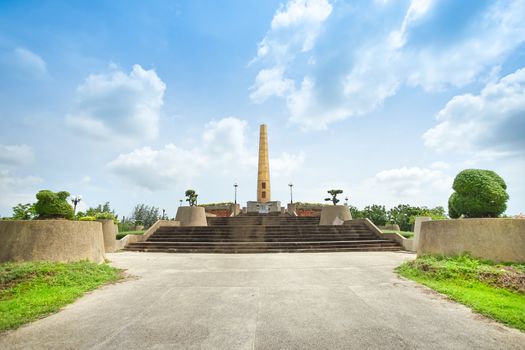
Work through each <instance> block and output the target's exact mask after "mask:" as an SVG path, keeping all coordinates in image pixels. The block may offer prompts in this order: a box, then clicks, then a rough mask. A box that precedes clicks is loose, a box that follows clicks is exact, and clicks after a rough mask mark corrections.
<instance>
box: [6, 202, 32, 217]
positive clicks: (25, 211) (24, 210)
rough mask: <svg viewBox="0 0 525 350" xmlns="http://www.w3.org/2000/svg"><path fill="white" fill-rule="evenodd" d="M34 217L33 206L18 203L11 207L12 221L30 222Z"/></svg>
mask: <svg viewBox="0 0 525 350" xmlns="http://www.w3.org/2000/svg"><path fill="white" fill-rule="evenodd" d="M35 216H36V213H35V205H34V204H31V203H27V204H22V203H18V204H17V205H16V206H14V207H13V217H12V218H13V220H32V219H34V218H35Z"/></svg>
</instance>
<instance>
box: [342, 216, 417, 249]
mask: <svg viewBox="0 0 525 350" xmlns="http://www.w3.org/2000/svg"><path fill="white" fill-rule="evenodd" d="M351 224H365V225H366V226H367V227H368V228H369V229H370V230H371V231H372V232H374V233H375V234H376V235H377V236H378V237H380V238H383V239H388V240H389V241H393V242H397V243H399V245H401V246H402V247H403V249H404V250H406V251H409V252H414V251H415V249H414V242H413V240H412V239H407V238H405V237H403V236H401V235H400V234H399V233H397V232H392V233H384V232H383V231H381V230H380V229H379V227H377V226H376V225H374V223H373V222H372V221H371V220H370V219H367V218H365V219H353V220H349V221H345V225H351Z"/></svg>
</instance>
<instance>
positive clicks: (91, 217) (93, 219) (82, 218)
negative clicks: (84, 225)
mask: <svg viewBox="0 0 525 350" xmlns="http://www.w3.org/2000/svg"><path fill="white" fill-rule="evenodd" d="M96 220H97V218H96V217H94V216H82V217H80V218H78V221H96Z"/></svg>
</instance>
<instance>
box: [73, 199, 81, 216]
mask: <svg viewBox="0 0 525 350" xmlns="http://www.w3.org/2000/svg"><path fill="white" fill-rule="evenodd" d="M81 200H82V196H81V195H76V196H75V197H73V198H72V199H71V202H72V203H73V215H75V213H76V212H77V204H78V203H80V201H81Z"/></svg>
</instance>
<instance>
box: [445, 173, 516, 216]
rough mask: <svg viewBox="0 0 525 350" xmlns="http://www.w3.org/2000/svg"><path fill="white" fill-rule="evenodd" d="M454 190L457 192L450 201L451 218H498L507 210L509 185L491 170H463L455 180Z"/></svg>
mask: <svg viewBox="0 0 525 350" xmlns="http://www.w3.org/2000/svg"><path fill="white" fill-rule="evenodd" d="M452 188H453V189H454V191H455V192H454V193H452V195H451V196H450V198H449V201H448V209H449V216H450V217H451V218H458V217H460V216H461V215H463V216H465V217H467V218H483V217H498V216H499V215H500V214H502V213H503V212H504V211H505V210H506V209H507V200H508V199H509V195H508V194H507V192H506V189H507V185H506V184H505V181H503V179H502V178H501V177H500V176H499V175H498V174H496V173H495V172H493V171H491V170H483V169H466V170H463V171H461V172H460V173H459V174H458V175H457V176H456V178H455V179H454V184H453V186H452Z"/></svg>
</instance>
